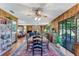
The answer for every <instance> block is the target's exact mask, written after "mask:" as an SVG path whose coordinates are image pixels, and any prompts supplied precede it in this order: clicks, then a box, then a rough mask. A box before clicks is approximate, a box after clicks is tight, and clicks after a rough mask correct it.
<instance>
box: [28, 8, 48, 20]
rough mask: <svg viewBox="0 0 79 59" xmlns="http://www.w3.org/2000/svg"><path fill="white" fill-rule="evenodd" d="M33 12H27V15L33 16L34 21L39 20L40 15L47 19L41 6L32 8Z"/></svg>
mask: <svg viewBox="0 0 79 59" xmlns="http://www.w3.org/2000/svg"><path fill="white" fill-rule="evenodd" d="M32 11H33V13H32V14H28V15H27V16H34V17H35V21H39V20H41V18H42V17H44V18H45V19H47V18H48V17H47V15H44V12H43V8H40V7H39V8H33V9H32Z"/></svg>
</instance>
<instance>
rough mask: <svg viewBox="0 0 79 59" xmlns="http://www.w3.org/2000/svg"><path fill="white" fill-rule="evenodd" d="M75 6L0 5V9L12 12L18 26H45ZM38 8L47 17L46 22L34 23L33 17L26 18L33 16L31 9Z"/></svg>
mask: <svg viewBox="0 0 79 59" xmlns="http://www.w3.org/2000/svg"><path fill="white" fill-rule="evenodd" d="M75 4H76V3H2V4H1V3H0V8H2V9H5V10H6V11H8V12H10V10H13V11H14V14H13V15H15V16H17V17H18V23H19V24H22V25H46V24H48V23H49V22H50V21H52V20H53V19H54V18H56V17H57V16H59V15H60V14H62V13H63V12H65V11H66V10H68V9H69V8H71V7H72V6H74V5H75ZM38 7H41V8H42V10H43V13H44V14H45V15H47V16H48V20H46V19H45V18H42V19H41V20H40V21H35V20H34V19H35V17H34V16H27V15H28V14H33V11H32V9H36V8H38ZM10 13H11V12H10Z"/></svg>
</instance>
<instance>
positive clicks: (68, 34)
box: [59, 18, 76, 52]
mask: <svg viewBox="0 0 79 59" xmlns="http://www.w3.org/2000/svg"><path fill="white" fill-rule="evenodd" d="M75 26H76V23H75V21H74V18H69V19H67V20H65V21H62V22H60V23H59V35H60V37H61V39H62V46H63V47H64V48H66V49H67V50H69V51H71V52H73V49H74V48H73V46H74V41H75V30H76V28H75Z"/></svg>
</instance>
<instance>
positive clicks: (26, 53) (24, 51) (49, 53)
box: [16, 47, 58, 56]
mask: <svg viewBox="0 0 79 59" xmlns="http://www.w3.org/2000/svg"><path fill="white" fill-rule="evenodd" d="M40 53H41V52H40V51H35V54H34V56H41V54H40ZM16 56H33V52H32V49H28V50H27V47H24V48H23V49H22V50H20V51H19V52H18V53H16ZM42 56H58V54H57V53H55V51H52V49H47V48H46V49H45V48H44V49H43V52H42Z"/></svg>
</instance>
